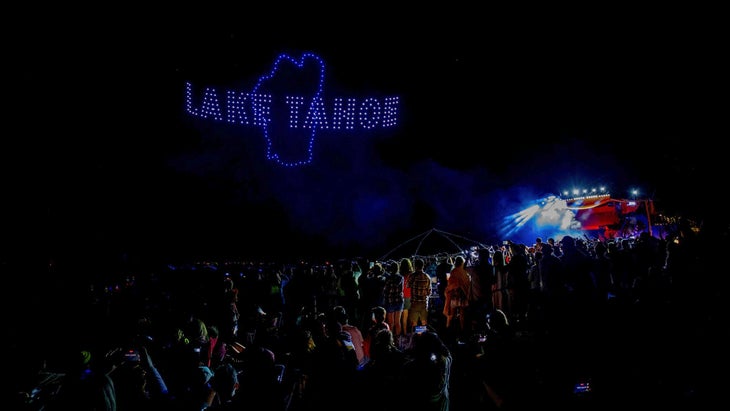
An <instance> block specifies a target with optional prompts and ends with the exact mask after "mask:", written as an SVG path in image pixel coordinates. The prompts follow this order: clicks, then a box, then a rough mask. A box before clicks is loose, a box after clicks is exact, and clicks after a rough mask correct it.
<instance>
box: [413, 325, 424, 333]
mask: <svg viewBox="0 0 730 411" xmlns="http://www.w3.org/2000/svg"><path fill="white" fill-rule="evenodd" d="M426 331H428V327H427V326H425V325H416V326H414V327H413V332H414V333H416V334H422V333H424V332H426Z"/></svg>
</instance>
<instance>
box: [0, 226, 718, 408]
mask: <svg viewBox="0 0 730 411" xmlns="http://www.w3.org/2000/svg"><path fill="white" fill-rule="evenodd" d="M550 240H552V241H546V242H543V241H542V239H537V241H535V243H534V244H530V245H525V244H519V243H513V242H506V244H498V245H493V246H489V247H485V248H482V249H479V250H478V252H477V254H476V255H474V254H472V253H462V254H458V255H453V254H443V255H435V256H431V257H422V256H408V257H404V258H402V259H400V260H397V261H396V260H388V261H376V260H369V259H367V258H356V259H339V260H330V261H325V262H323V263H313V262H304V261H296V262H294V263H291V262H278V261H277V262H273V261H256V262H253V261H233V260H230V261H218V262H203V263H188V264H180V265H175V264H169V265H166V266H163V267H159V266H154V267H134V268H130V269H129V270H128V271H125V272H119V273H116V275H107V276H99V277H85V278H82V279H79V278H73V277H71V276H69V275H70V274H72V273H71V272H69V271H64V270H63V269H58V268H55V267H52V269H47V270H44V271H43V272H41V273H39V274H38V276H36V280H43V281H40V282H39V283H38V284H36V287H35V288H34V289H33V292H32V293H30V295H27V296H25V295H23V301H24V302H22V303H20V304H19V305H18V306H17V307H18V309H19V310H17V312H18V315H17V318H18V321H17V325H14V326H13V327H10V332H11V335H10V336H9V338H8V341H11V342H12V347H11V349H12V350H14V354H13V355H12V356H11V357H12V358H11V359H10V361H11V364H9V365H11V367H12V369H13V370H14V371H16V373H17V375H16V376H15V377H14V378H13V380H14V383H13V384H12V395H13V396H14V397H13V405H14V408H15V409H19V410H41V409H44V410H54V409H77V410H92V409H94V410H100V409H103V410H120V411H121V410H131V409H134V410H140V409H158V410H159V409H169V410H204V409H210V410H235V409H238V410H243V409H246V410H256V409H262V410H263V409H266V410H275V411H276V410H279V411H298V410H330V409H332V410H334V409H341V408H342V407H343V404H346V406H347V408H350V409H357V410H360V409H362V410H376V409H378V410H391V409H393V410H395V409H403V408H404V407H406V406H415V407H416V408H417V409H419V410H442V411H443V410H452V411H459V410H476V409H479V410H487V409H495V410H496V409H510V410H514V409H534V408H535V407H537V406H541V407H544V406H549V405H554V406H561V407H563V408H568V409H571V408H574V409H585V407H587V406H590V407H591V409H615V408H616V407H619V406H626V405H627V404H630V405H631V406H646V407H649V406H651V407H661V406H669V405H672V406H677V405H680V406H684V407H694V408H693V409H697V408H703V407H706V406H710V405H711V404H713V401H714V400H715V398H716V393H717V392H719V391H716V390H719V389H720V387H719V383H718V382H717V381H716V380H715V379H714V378H713V376H712V375H713V374H712V373H711V372H709V371H707V368H708V367H710V368H711V367H712V366H713V365H712V364H716V363H717V361H716V360H717V358H716V356H719V355H720V353H721V352H722V351H723V350H722V347H721V346H720V344H722V343H723V342H724V341H722V340H721V339H718V338H716V334H715V333H716V332H717V331H718V327H720V325H719V324H718V314H717V312H718V310H719V309H720V308H721V306H720V302H721V301H722V297H723V296H724V294H725V290H726V287H725V285H726V284H725V283H724V281H725V280H724V278H721V276H722V275H723V273H722V272H721V270H718V269H716V268H714V267H715V266H716V265H715V263H716V262H717V261H718V260H719V259H718V257H719V256H720V254H716V253H717V251H718V250H723V249H724V248H723V247H724V246H725V237H724V235H723V236H719V237H718V236H712V237H708V236H705V235H703V232H702V231H698V230H690V229H685V230H682V229H680V230H677V231H676V232H675V233H672V234H671V235H669V236H667V237H666V238H663V239H659V238H655V237H652V236H650V235H648V234H646V233H644V234H642V235H640V236H638V237H636V238H627V239H611V240H601V239H589V238H587V237H581V238H578V237H572V236H565V237H563V238H562V239H560V240H559V241H555V240H553V239H550ZM16 268H17V267H16ZM66 270H68V268H66ZM25 285H28V284H25ZM23 289H25V288H23ZM404 290H406V291H404ZM406 301H407V303H406ZM31 308H40V309H41V312H42V314H37V313H38V310H35V311H32V310H31ZM26 312H27V313H31V312H32V313H33V316H31V315H23V314H24V313H26ZM9 313H10V315H13V313H14V312H12V311H9ZM39 315H40V317H38V316H39ZM39 323H42V324H43V325H42V328H38V324H39ZM416 326H425V330H424V329H423V328H420V327H419V328H418V329H416ZM718 366H719V365H718Z"/></svg>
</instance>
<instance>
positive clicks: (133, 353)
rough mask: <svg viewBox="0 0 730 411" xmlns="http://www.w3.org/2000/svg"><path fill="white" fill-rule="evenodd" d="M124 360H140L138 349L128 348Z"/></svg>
mask: <svg viewBox="0 0 730 411" xmlns="http://www.w3.org/2000/svg"><path fill="white" fill-rule="evenodd" d="M124 360H125V361H127V362H139V360H140V357H139V351H137V350H127V351H126V352H125V353H124Z"/></svg>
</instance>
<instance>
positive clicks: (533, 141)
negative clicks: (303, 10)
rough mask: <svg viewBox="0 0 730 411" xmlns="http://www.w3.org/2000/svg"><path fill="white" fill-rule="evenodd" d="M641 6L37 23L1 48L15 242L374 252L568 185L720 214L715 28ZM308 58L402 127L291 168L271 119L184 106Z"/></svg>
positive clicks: (486, 220)
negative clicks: (270, 141)
mask: <svg viewBox="0 0 730 411" xmlns="http://www.w3.org/2000/svg"><path fill="white" fill-rule="evenodd" d="M455 4H458V3H455ZM129 14H130V15H131V16H136V14H135V13H131V12H130V13H129ZM293 14H296V13H293ZM313 14H314V13H313ZM639 14H640V15H639ZM639 14H631V17H626V16H623V15H618V16H612V17H616V18H608V17H605V18H604V19H602V20H601V21H598V19H597V18H595V17H594V15H589V16H586V17H584V18H582V19H575V20H573V19H567V18H566V19H561V20H560V21H558V20H555V19H550V20H547V19H541V18H538V17H532V18H530V19H526V18H525V19H523V18H518V17H516V16H514V15H510V16H508V17H505V16H500V15H499V14H489V13H487V14H481V15H477V14H475V11H474V10H468V9H460V8H458V7H457V6H456V5H454V6H453V7H451V8H448V10H435V9H430V10H425V11H423V10H422V11H421V13H420V14H409V13H406V12H399V13H385V12H383V13H376V12H374V11H371V12H370V13H363V14H357V13H355V12H351V13H344V14H343V15H342V16H340V17H339V18H337V17H336V16H334V15H332V16H330V17H327V18H324V17H320V19H319V20H303V21H297V22H296V23H294V24H288V23H286V24H285V23H284V22H283V21H282V22H279V23H275V22H274V20H275V19H273V18H270V17H263V18H260V16H259V15H254V14H253V13H249V14H244V15H240V16H238V17H240V18H238V17H236V18H234V17H233V16H230V15H229V16H228V17H227V18H223V17H221V16H223V15H224V14H223V13H221V14H219V15H217V16H216V17H215V18H213V17H210V16H208V15H206V14H202V15H196V14H195V13H190V14H189V15H186V16H184V17H182V18H180V17H177V16H176V17H174V18H173V17H169V19H167V18H157V17H156V18H151V19H149V21H148V20H147V19H139V20H137V19H135V18H134V17H130V18H126V17H127V13H126V12H125V13H123V14H121V15H116V17H115V18H113V17H112V16H111V15H109V16H107V17H106V18H102V17H99V18H98V19H96V20H95V19H88V20H87V19H81V18H80V17H75V18H70V19H56V18H51V17H48V18H46V17H43V18H38V19H36V18H27V20H28V24H27V25H21V26H20V27H21V28H19V29H17V31H16V32H15V33H13V36H12V37H10V38H13V39H18V40H20V39H22V40H23V41H22V42H21V41H18V42H17V43H16V42H13V44H12V45H11V46H10V47H9V54H8V55H9V56H12V57H13V58H10V59H8V60H7V61H6V66H7V67H9V73H10V74H9V75H8V77H6V86H7V87H6V93H5V96H6V98H7V100H6V104H8V105H9V106H10V109H9V110H10V111H7V110H6V115H7V117H6V133H5V137H4V139H3V146H4V147H6V149H5V150H3V152H2V156H3V158H2V160H3V167H4V172H3V174H4V177H5V178H6V179H7V184H6V185H5V192H6V194H8V195H7V197H6V198H5V201H4V203H5V204H4V207H7V212H6V213H5V222H4V225H5V227H6V228H7V230H4V231H5V234H4V241H5V243H6V244H7V245H6V247H5V250H6V253H7V255H9V256H13V255H23V256H33V257H36V258H40V259H44V258H46V257H50V258H54V259H57V260H63V259H69V260H72V259H76V258H83V257H82V256H86V255H89V254H91V255H93V256H94V257H93V258H94V260H95V261H99V262H102V263H103V262H105V261H107V260H108V261H111V262H113V261H118V260H119V259H120V258H127V257H128V256H144V257H154V258H170V259H174V258H192V257H194V256H236V255H251V256H255V255H259V256H280V257H289V256H297V255H335V256H338V255H342V256H357V255H368V256H379V255H382V254H384V253H385V252H387V251H388V250H390V249H392V248H393V247H395V246H396V245H398V244H399V243H401V242H403V241H405V240H407V239H409V238H412V237H413V236H415V235H418V234H419V233H422V232H424V231H427V230H429V229H431V228H437V229H440V230H444V231H446V232H451V233H458V234H460V235H463V236H466V237H469V238H473V239H478V240H480V241H484V242H497V241H501V240H502V238H500V233H499V225H500V224H501V221H502V218H503V217H504V216H505V215H507V214H510V213H513V212H515V211H517V210H519V209H520V208H521V207H522V206H523V205H524V204H525V202H529V201H531V200H534V199H537V198H540V197H542V196H545V195H546V194H560V193H559V192H560V190H562V189H565V188H570V187H573V186H580V187H595V186H599V185H605V186H608V187H610V188H611V191H612V192H613V193H615V194H616V196H624V195H627V193H628V192H629V190H630V189H632V188H638V189H639V190H641V193H642V194H643V195H645V196H647V197H649V198H652V199H654V200H655V201H656V203H657V205H658V206H659V207H660V208H661V209H662V210H666V212H667V213H677V214H685V215H691V216H693V217H696V218H699V219H703V218H710V217H711V218H715V217H718V216H719V214H720V213H719V210H717V209H712V208H711V207H708V206H707V204H706V203H703V202H702V201H698V199H697V198H696V197H694V196H693V195H692V194H693V193H695V192H696V191H697V190H698V188H700V187H704V186H707V184H708V183H711V182H715V181H717V182H721V179H719V178H717V176H719V175H722V173H723V172H722V171H719V170H721V168H720V167H719V166H718V164H721V163H720V161H722V159H723V158H724V153H722V150H719V149H715V148H713V147H715V146H714V144H716V143H715V141H717V139H718V138H719V139H721V138H722V137H723V136H724V135H726V134H725V133H722V132H721V130H724V124H721V122H720V120H719V118H720V115H721V109H720V106H718V105H716V100H718V99H719V100H724V99H725V94H724V93H723V92H721V84H722V83H720V82H719V79H720V73H723V72H724V71H723V70H722V64H721V62H722V58H721V54H722V53H720V52H719V50H718V49H717V48H716V45H717V43H718V40H717V38H718V36H717V33H716V31H717V30H718V28H717V27H716V26H714V25H713V24H712V23H709V22H708V23H707V24H700V23H699V22H697V21H692V22H691V24H680V23H683V21H682V20H677V18H678V17H676V16H675V17H674V18H672V19H663V18H660V17H659V16H656V15H652V14H650V13H639ZM288 15H292V13H289V14H288ZM49 16H50V14H49ZM416 16H420V17H418V18H416ZM26 17H27V16H26ZM302 17H304V16H302ZM290 18H291V17H290ZM686 18H687V19H691V16H686ZM24 20H25V18H24ZM270 20H271V21H270ZM303 53H313V54H315V55H317V56H319V58H321V60H322V61H323V62H324V64H325V70H326V71H325V73H326V75H325V78H324V83H325V85H324V90H325V94H326V96H327V97H334V96H353V97H357V98H364V97H368V96H393V95H396V96H399V97H400V105H399V112H398V121H399V123H398V125H397V126H395V127H388V128H379V129H375V130H359V131H358V132H341V133H338V132H334V131H322V132H321V133H318V135H317V139H316V143H315V144H314V147H313V159H312V162H311V163H310V164H308V165H306V166H301V167H282V166H280V165H278V164H277V163H276V162H273V161H271V160H267V158H266V144H265V140H264V138H263V135H262V132H261V130H260V129H259V128H256V127H253V126H246V127H236V126H232V125H230V124H226V123H225V122H218V121H212V120H206V119H200V118H194V117H193V116H191V115H189V113H187V112H186V111H185V94H184V92H185V83H186V82H190V83H192V84H194V85H196V86H199V87H206V86H207V87H213V88H216V89H217V90H221V91H222V90H239V91H247V90H251V89H252V88H253V86H254V85H255V84H256V81H257V79H258V78H259V77H260V76H262V75H263V74H264V73H266V72H267V71H268V70H270V69H271V65H272V64H273V62H274V61H275V60H276V58H277V57H278V56H279V55H281V54H287V55H291V56H301V55H302V54H303ZM723 75H724V74H723ZM8 114H9V115H8ZM720 125H721V126H722V127H718V126H720ZM715 208H716V207H715ZM530 236H532V234H527V235H526V237H527V238H524V239H521V238H516V240H520V241H525V242H531V241H532V239H533V238H531V237H530ZM120 256H125V257H120Z"/></svg>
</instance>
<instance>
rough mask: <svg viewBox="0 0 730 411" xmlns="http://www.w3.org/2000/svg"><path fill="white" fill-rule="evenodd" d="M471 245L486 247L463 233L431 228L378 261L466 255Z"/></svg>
mask: <svg viewBox="0 0 730 411" xmlns="http://www.w3.org/2000/svg"><path fill="white" fill-rule="evenodd" d="M473 247H477V248H487V246H486V245H484V244H483V243H481V242H479V241H477V240H473V239H471V238H467V237H465V236H463V235H459V234H453V233H449V232H446V231H443V230H439V229H436V228H432V229H430V230H428V231H426V232H423V233H421V234H419V235H417V236H415V237H412V238H410V239H408V240H406V241H404V242H402V243H400V244H398V245H397V246H396V247H395V248H393V249H391V250H390V251H388V252H387V253H386V254H385V255H383V256H382V257H380V259H379V260H380V261H384V260H387V259H392V258H403V257H409V258H415V257H422V258H429V257H436V256H446V255H452V256H455V255H459V254H460V255H466V254H468V253H469V252H470V251H471V249H472V248H473Z"/></svg>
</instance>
